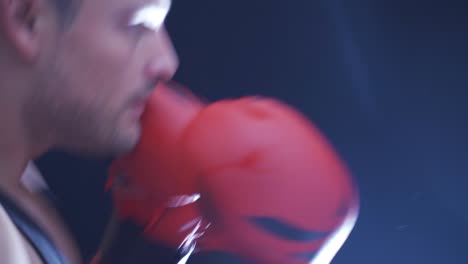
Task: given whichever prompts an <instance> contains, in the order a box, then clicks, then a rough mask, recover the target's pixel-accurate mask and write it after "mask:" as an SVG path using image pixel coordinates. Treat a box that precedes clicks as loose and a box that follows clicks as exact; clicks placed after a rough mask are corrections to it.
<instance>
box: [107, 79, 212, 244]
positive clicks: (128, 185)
mask: <svg viewBox="0 0 468 264" xmlns="http://www.w3.org/2000/svg"><path fill="white" fill-rule="evenodd" d="M203 107H204V104H203V103H202V102H201V100H199V99H198V98H196V97H195V96H194V95H193V94H191V93H190V91H188V90H186V89H173V88H169V87H167V86H166V85H164V84H160V85H159V86H158V87H157V88H156V90H155V92H154V93H153V95H152V96H151V98H150V99H149V102H148V104H147V106H146V109H145V112H144V113H143V116H142V120H141V123H142V135H141V139H140V142H139V143H138V145H137V146H136V148H135V149H134V150H133V151H132V152H131V153H129V154H128V155H125V156H123V157H121V158H119V159H117V160H115V161H114V162H113V163H112V165H111V167H110V170H109V175H110V177H109V180H108V184H107V188H110V187H112V189H113V191H112V195H113V201H114V205H115V207H116V209H117V213H118V215H119V217H120V218H122V219H130V220H132V221H134V222H136V223H137V224H139V225H141V226H146V227H147V228H151V229H148V230H147V233H148V236H149V237H151V238H155V239H157V240H161V238H162V240H163V241H162V242H164V243H166V244H167V243H168V244H170V246H173V247H177V246H179V244H180V241H181V240H183V239H184V238H185V236H186V233H183V232H178V230H174V229H173V228H167V227H166V226H165V223H166V222H165V219H170V223H171V226H170V227H174V228H175V226H177V225H175V223H180V225H183V224H186V223H187V222H189V221H190V220H192V219H187V218H186V217H183V216H181V215H178V217H175V220H172V219H174V218H173V217H171V216H170V215H171V214H172V211H171V210H168V208H170V207H177V206H178V205H180V204H174V203H176V202H177V201H174V198H177V197H178V198H182V199H181V201H179V202H182V203H183V202H186V203H187V204H190V201H188V200H187V199H186V200H185V201H184V198H190V197H187V196H179V195H181V194H186V193H192V190H193V186H189V185H187V183H188V181H187V180H186V179H183V178H180V177H179V176H182V175H184V176H185V175H188V174H187V173H185V171H184V170H185V169H186V168H185V166H184V164H181V161H180V160H179V157H180V156H181V155H180V154H179V151H180V149H179V148H178V146H176V145H177V144H178V140H179V138H180V136H181V134H182V132H183V130H184V129H185V127H186V126H187V125H188V124H189V123H190V121H191V119H192V118H194V116H195V115H196V114H197V113H198V112H199V111H200V110H201V109H202V108H203ZM163 214H164V215H165V216H166V217H165V218H164V219H160V216H161V215H163ZM193 215H194V214H193V213H191V214H190V217H192V216H193ZM156 224H157V225H156ZM153 226H158V227H159V226H161V227H165V228H157V229H156V228H152V227H153Z"/></svg>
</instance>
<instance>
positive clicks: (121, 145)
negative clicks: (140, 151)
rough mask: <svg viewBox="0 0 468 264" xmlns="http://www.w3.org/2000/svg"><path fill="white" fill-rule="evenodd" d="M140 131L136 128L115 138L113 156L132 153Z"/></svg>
mask: <svg viewBox="0 0 468 264" xmlns="http://www.w3.org/2000/svg"><path fill="white" fill-rule="evenodd" d="M140 130H141V129H140V128H139V127H138V128H136V129H133V130H131V131H125V132H127V133H122V134H121V135H119V136H118V137H117V140H116V141H115V142H114V154H118V155H119V154H125V153H128V152H130V151H132V150H133V149H134V148H135V147H136V145H137V144H138V141H139V140H140V136H141V131H140Z"/></svg>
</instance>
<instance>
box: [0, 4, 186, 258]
mask: <svg viewBox="0 0 468 264" xmlns="http://www.w3.org/2000/svg"><path fill="white" fill-rule="evenodd" d="M169 7H170V2H169V1H165V0H164V1H162V0H117V1H116V0H0V110H1V111H0V122H1V136H0V194H1V197H3V198H2V199H1V200H0V233H2V236H1V237H0V262H1V263H19V264H21V263H48V262H50V263H52V262H51V261H48V254H50V252H47V250H48V249H44V248H41V246H38V245H37V244H35V243H34V239H46V240H50V241H49V242H50V243H49V249H50V248H52V249H54V247H55V249H56V251H57V252H59V255H61V257H62V259H60V260H58V261H59V262H57V263H81V262H82V260H81V257H80V256H79V254H78V251H77V247H76V245H75V242H74V241H73V239H72V237H71V235H70V234H69V232H68V231H67V228H66V226H65V225H64V224H63V223H62V221H61V219H60V217H59V216H58V214H57V213H56V211H55V209H54V208H53V207H52V206H51V205H50V204H49V203H48V202H47V201H46V200H45V199H44V198H43V197H41V196H40V195H39V194H37V193H35V192H32V191H30V190H29V189H28V188H26V187H25V185H24V184H22V183H21V176H22V174H23V172H24V170H25V169H26V167H27V165H28V162H29V161H30V160H33V159H35V158H37V157H38V156H40V155H42V154H43V153H45V152H46V151H48V150H50V149H52V148H54V149H59V150H64V151H68V152H71V153H75V154H86V155H91V156H97V155H99V156H114V155H119V154H121V153H124V152H126V151H128V150H130V149H132V148H133V146H134V145H135V144H136V142H137V141H138V138H139V134H140V124H139V117H140V115H141V113H142V111H143V108H144V105H145V101H146V100H147V97H148V96H149V94H150V93H151V92H152V89H153V87H154V86H155V84H156V83H157V82H158V81H164V80H168V79H170V78H172V75H173V74H174V72H175V70H176V68H177V64H178V62H177V58H176V55H175V51H174V49H173V47H172V44H171V41H170V40H169V38H168V35H167V33H166V32H165V29H164V26H163V21H164V18H165V16H166V15H167V12H168V11H169ZM145 10H149V11H150V12H147V11H145ZM142 14H143V15H142ZM145 14H147V15H146V16H145ZM148 14H149V15H148ZM155 14H156V15H157V16H158V17H156V18H155V17H154V15H155ZM155 21H156V22H155ZM64 177H66V175H64ZM26 222H27V223H28V224H25V225H23V226H22V224H21V223H26ZM35 228H36V229H37V230H36V231H37V232H36V233H34V234H40V236H39V237H38V238H33V237H32V236H34V234H33V233H28V232H29V231H27V230H31V229H34V230H35ZM42 244H44V245H48V243H42ZM25 252H27V254H25ZM57 252H56V253H57ZM49 257H50V258H49V259H54V258H53V257H51V256H49ZM55 259H57V258H55ZM54 263H55V262H54Z"/></svg>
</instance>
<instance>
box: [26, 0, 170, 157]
mask: <svg viewBox="0 0 468 264" xmlns="http://www.w3.org/2000/svg"><path fill="white" fill-rule="evenodd" d="M169 6H170V0H83V1H81V5H80V7H79V9H78V11H77V13H76V16H75V17H74V19H73V21H72V22H71V23H70V24H69V25H66V26H65V28H64V29H58V30H57V31H56V32H55V33H54V32H52V33H50V34H49V35H48V36H47V37H48V40H47V41H46V42H47V43H50V45H46V46H45V47H44V46H43V47H42V48H43V49H44V50H42V51H41V52H42V53H41V56H40V59H39V63H38V65H39V66H38V71H37V73H38V76H37V79H38V86H40V87H39V88H37V89H35V91H33V92H32V95H31V96H30V102H29V103H30V105H31V109H32V110H31V111H34V112H36V113H34V114H35V115H36V116H38V117H39V118H38V119H37V120H40V121H41V122H42V123H43V124H46V125H47V126H49V127H48V129H51V131H52V133H53V136H54V137H56V138H58V141H59V142H58V146H59V147H61V148H65V149H67V150H71V151H79V152H88V153H99V154H115V153H121V152H125V151H129V150H131V148H133V146H134V145H135V144H136V143H137V141H138V139H139V135H140V123H139V118H140V115H141V113H142V111H143V106H144V104H145V100H146V99H147V97H148V96H149V93H151V92H152V90H153V88H154V86H155V84H156V82H157V81H160V80H166V79H169V78H171V77H172V75H173V74H174V72H175V70H176V68H177V58H176V55H175V51H174V49H173V47H172V44H171V42H170V40H169V37H168V35H167V33H166V32H165V30H164V27H163V26H162V21H163V19H164V17H165V15H166V14H167V11H169ZM57 23H59V22H57ZM33 107H34V108H33ZM33 122H34V121H33ZM37 122H39V121H37ZM39 125H40V124H39Z"/></svg>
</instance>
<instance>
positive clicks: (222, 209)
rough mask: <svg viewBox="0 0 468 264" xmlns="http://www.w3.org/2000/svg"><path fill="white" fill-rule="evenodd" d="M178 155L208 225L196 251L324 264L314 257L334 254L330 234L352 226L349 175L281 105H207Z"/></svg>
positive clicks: (246, 101) (308, 126) (353, 193)
mask: <svg viewBox="0 0 468 264" xmlns="http://www.w3.org/2000/svg"><path fill="white" fill-rule="evenodd" d="M178 149H181V150H182V152H181V153H183V154H184V155H185V163H184V164H186V165H185V166H189V167H190V169H189V170H188V171H186V172H188V173H191V174H192V176H191V177H190V176H185V177H184V178H186V179H196V184H195V185H196V186H197V189H199V190H200V193H201V197H200V201H199V206H200V212H201V214H202V216H203V218H204V219H205V220H206V221H207V222H209V223H210V224H211V225H210V226H209V228H208V229H207V230H206V231H205V233H204V235H203V236H202V237H201V238H200V239H199V240H198V245H197V246H198V247H199V249H200V250H201V251H211V252H226V253H228V254H233V255H237V256H240V257H241V258H244V259H247V260H248V261H250V262H249V263H262V264H263V263H268V264H269V263H288V264H295V263H298V264H305V263H310V261H311V260H312V259H314V258H315V259H316V260H315V261H316V262H312V263H320V264H324V263H329V261H331V258H330V256H328V262H327V260H326V258H325V259H324V258H323V256H322V257H320V256H319V255H324V254H322V253H321V252H324V250H328V251H330V250H332V249H331V247H332V246H325V245H329V244H331V243H334V245H333V247H335V248H334V249H333V250H334V252H332V254H335V253H336V251H337V250H338V248H339V247H340V246H341V245H342V243H343V242H344V240H343V236H342V238H341V240H338V241H336V239H335V242H333V241H331V240H332V238H333V235H334V233H336V232H337V231H338V230H340V228H342V227H343V225H346V224H347V223H348V222H349V224H350V225H351V228H352V225H354V221H355V218H356V216H357V190H356V189H355V188H354V185H353V181H352V178H351V176H350V173H349V172H348V170H347V168H346V167H345V165H344V164H343V162H342V161H341V160H340V158H339V157H338V155H337V153H336V152H335V151H334V149H333V147H332V146H331V145H330V144H329V143H328V141H327V140H326V139H325V138H324V137H323V136H322V135H321V133H320V132H319V131H318V130H317V129H316V127H315V126H314V125H313V124H312V123H311V122H310V121H308V120H307V119H306V118H305V117H304V116H302V115H301V114H300V113H299V112H298V111H296V110H295V109H293V108H291V107H289V106H287V105H285V104H283V103H281V102H279V101H275V100H271V99H259V98H254V97H252V98H243V99H239V100H225V101H220V102H217V103H213V104H211V105H209V106H207V107H206V108H204V109H203V110H202V111H201V112H200V113H199V114H198V115H197V116H196V117H195V118H194V120H193V121H192V122H191V124H190V126H188V128H187V129H186V130H185V134H184V135H183V138H182V141H181V146H180V147H179V148H178ZM350 230H351V229H350V227H349V225H348V230H347V232H348V234H349V232H350ZM341 235H343V234H341ZM346 237H347V234H345V237H344V239H346ZM340 243H341V244H340ZM328 254H330V252H328ZM318 258H321V260H318Z"/></svg>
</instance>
